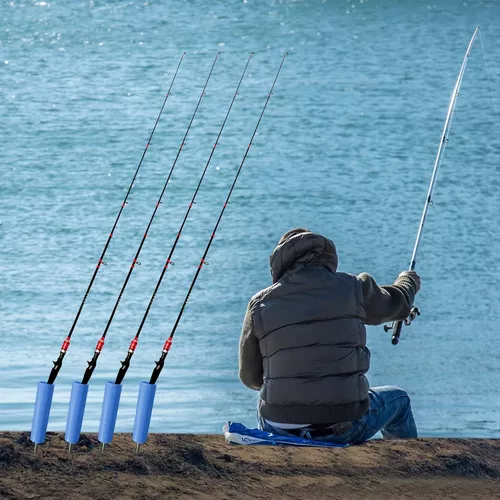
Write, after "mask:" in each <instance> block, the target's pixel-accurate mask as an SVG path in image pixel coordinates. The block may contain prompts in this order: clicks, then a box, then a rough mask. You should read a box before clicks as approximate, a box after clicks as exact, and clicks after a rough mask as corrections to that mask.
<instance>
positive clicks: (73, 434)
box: [65, 52, 220, 448]
mask: <svg viewBox="0 0 500 500" xmlns="http://www.w3.org/2000/svg"><path fill="white" fill-rule="evenodd" d="M219 55H220V52H218V53H217V55H216V56H215V59H214V61H213V63H212V66H211V68H210V72H209V74H208V77H207V79H206V81H205V85H204V87H203V90H202V91H201V94H200V97H199V99H198V102H197V104H196V108H195V110H194V112H193V115H192V117H191V120H190V122H189V125H188V127H187V130H186V133H185V134H184V137H183V139H182V142H181V145H180V146H179V149H178V150H177V155H176V157H175V159H174V162H173V164H172V166H171V168H170V171H169V173H168V176H167V179H166V181H165V183H164V185H163V189H162V191H161V193H160V196H159V198H158V201H157V202H156V205H155V208H154V210H153V213H152V215H151V217H150V219H149V222H148V225H147V227H146V230H145V232H144V234H143V237H142V239H141V242H140V244H139V248H138V249H137V252H136V254H135V256H134V259H133V260H132V264H131V266H130V268H129V271H128V273H127V276H126V277H125V281H124V282H123V285H122V288H121V289H120V293H119V294H118V297H117V299H116V302H115V305H114V307H113V310H112V312H111V315H110V317H109V319H108V322H107V324H106V326H105V328H104V331H103V333H102V335H101V337H100V339H99V340H98V342H97V345H96V347H95V349H94V355H93V357H92V359H91V360H90V361H88V362H87V364H88V366H87V369H86V370H85V373H84V375H83V379H82V382H81V383H80V384H79V383H78V382H74V383H73V387H72V391H71V398H70V403H69V411H68V420H67V424H66V434H65V440H66V441H67V442H68V443H69V444H70V448H71V444H74V443H76V442H78V439H79V437H80V431H81V426H82V421H83V415H84V411H85V404H86V400H87V393H88V382H89V381H90V378H91V377H92V374H93V372H94V370H95V368H96V365H97V360H98V358H99V356H100V354H101V352H102V349H103V347H104V342H105V339H106V335H107V333H108V330H109V328H110V326H111V323H112V321H113V318H114V316H115V314H116V311H117V309H118V306H119V304H120V301H121V298H122V296H123V293H124V292H125V289H126V287H127V284H128V282H129V280H130V277H131V275H132V272H133V271H134V269H135V267H136V266H137V265H140V262H139V260H138V259H139V256H140V253H141V250H142V247H143V245H144V243H145V241H146V238H147V236H148V232H149V229H150V227H151V224H152V223H153V220H154V218H155V216H156V213H157V212H158V208H159V207H160V205H161V203H162V198H163V195H164V193H165V191H166V189H167V186H168V184H169V182H170V178H171V176H172V173H173V171H174V169H175V166H176V164H177V160H178V159H179V156H180V154H181V151H182V149H183V147H184V146H185V144H186V142H185V141H186V138H187V136H188V134H189V131H190V130H191V126H192V124H193V121H194V119H195V116H196V114H197V112H198V109H199V106H200V103H201V101H202V99H203V97H204V96H205V90H206V88H207V85H208V82H209V81H210V77H211V76H212V73H213V70H214V67H215V64H216V63H217V60H218V59H219Z"/></svg>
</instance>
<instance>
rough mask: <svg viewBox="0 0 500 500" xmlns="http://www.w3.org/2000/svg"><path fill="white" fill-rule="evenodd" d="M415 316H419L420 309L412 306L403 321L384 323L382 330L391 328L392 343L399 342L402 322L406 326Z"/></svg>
mask: <svg viewBox="0 0 500 500" xmlns="http://www.w3.org/2000/svg"><path fill="white" fill-rule="evenodd" d="M417 316H420V310H419V309H418V307H412V309H411V311H410V314H409V315H408V317H407V318H406V319H405V320H403V321H394V322H393V323H392V325H384V331H386V332H388V331H390V330H392V340H391V342H392V345H396V344H398V343H399V336H400V335H401V329H402V328H403V323H404V324H405V325H406V326H409V325H411V324H412V322H413V321H414V320H415V318H416V317H417Z"/></svg>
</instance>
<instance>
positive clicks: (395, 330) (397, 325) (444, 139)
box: [384, 26, 479, 345]
mask: <svg viewBox="0 0 500 500" xmlns="http://www.w3.org/2000/svg"><path fill="white" fill-rule="evenodd" d="M478 31H479V26H478V27H477V28H476V29H475V30H474V33H473V35H472V38H471V40H470V42H469V45H468V47H467V51H466V52H465V56H464V59H463V61H462V66H461V67H460V72H459V74H458V78H457V81H456V83H455V87H454V88H453V92H452V94H451V98H450V104H449V106H448V113H447V114H446V120H445V122H444V128H443V133H442V134H441V140H440V142H439V148H438V152H437V155H436V160H435V162H434V169H433V171H432V177H431V182H430V184H429V191H428V192H427V197H426V199H425V204H424V210H423V212H422V218H421V219H420V224H419V227H418V232H417V239H416V241H415V246H414V247H413V253H412V256H411V261H410V269H409V270H410V271H413V270H414V269H415V264H416V259H417V252H418V248H419V246H420V240H421V238H422V232H423V229H424V224H425V220H426V218H427V212H428V210H429V207H430V206H431V205H432V194H433V192H434V187H435V185H436V181H437V174H438V171H439V167H440V165H441V160H442V158H443V154H444V150H445V148H446V144H447V143H448V135H449V131H450V127H451V122H452V120H453V114H454V112H455V104H456V101H457V97H458V95H459V93H460V87H461V85H462V80H463V77H464V73H465V68H466V66H467V61H468V60H469V55H470V51H471V49H472V46H473V45H474V41H475V39H476V36H477V33H478ZM417 316H420V311H419V310H418V308H416V307H413V308H412V310H411V312H410V315H409V317H408V318H407V319H405V320H404V324H405V325H408V326H409V325H410V324H411V323H412V321H413V320H414V319H415V318H416V317H417ZM402 328H403V321H394V322H393V323H392V325H391V326H389V325H385V326H384V330H385V331H386V332H388V331H391V330H392V344H393V345H396V344H398V343H399V337H400V335H401V330H402Z"/></svg>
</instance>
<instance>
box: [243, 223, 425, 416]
mask: <svg viewBox="0 0 500 500" xmlns="http://www.w3.org/2000/svg"><path fill="white" fill-rule="evenodd" d="M270 262H271V274H272V278H273V285H272V286H270V287H269V288H266V289H265V290H262V291H261V292H259V293H258V294H256V295H255V296H254V297H252V299H251V300H250V303H249V304H248V308H247V312H246V316H245V320H244V323H243V329H242V333H241V339H240V358H239V361H240V369H239V375H240V379H241V381H242V382H243V383H244V384H245V385H246V386H247V387H250V388H251V389H256V390H260V400H259V411H260V414H261V416H262V417H263V418H265V419H267V420H270V421H273V422H280V423H290V424H292V423H293V424H334V423H338V422H346V421H352V420H356V419H357V418H359V417H361V416H362V415H363V414H364V413H365V412H366V410H367V409H368V388H369V384H368V380H367V378H366V376H365V374H366V372H367V371H368V369H369V367H370V351H369V350H368V348H367V347H366V329H365V324H373V325H374V324H380V323H383V322H385V321H394V320H400V319H404V318H406V317H407V316H408V314H409V313H410V309H411V306H412V304H413V299H414V296H415V293H416V291H417V290H416V284H415V282H414V281H413V279H411V277H409V276H406V275H405V273H402V274H401V275H400V276H399V278H398V279H397V280H396V282H395V283H394V284H393V285H390V286H382V287H379V286H378V285H377V284H376V283H375V281H374V280H373V278H371V276H369V275H368V274H366V273H363V274H361V275H359V276H354V275H350V274H346V273H339V272H337V263H338V259H337V252H336V249H335V245H334V244H333V242H332V241H331V240H329V239H328V238H325V237H324V236H321V235H319V234H315V233H311V232H302V233H299V234H292V235H291V236H290V237H288V238H287V239H285V241H283V242H282V243H280V244H279V245H278V246H277V247H276V249H275V250H274V252H273V253H272V255H271V258H270Z"/></svg>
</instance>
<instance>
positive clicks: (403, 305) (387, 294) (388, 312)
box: [358, 273, 417, 325]
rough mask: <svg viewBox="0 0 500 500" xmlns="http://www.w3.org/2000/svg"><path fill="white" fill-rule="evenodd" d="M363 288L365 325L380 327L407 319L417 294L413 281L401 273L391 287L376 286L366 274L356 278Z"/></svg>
mask: <svg viewBox="0 0 500 500" xmlns="http://www.w3.org/2000/svg"><path fill="white" fill-rule="evenodd" d="M358 279H359V280H360V281H361V284H362V287H363V297H364V302H365V313H366V320H365V323H366V324H367V325H380V324H381V323H385V322H390V321H400V320H403V319H405V318H407V317H408V315H409V314H410V311H411V308H412V306H413V300H414V299H415V295H416V293H417V285H416V283H415V281H413V279H412V278H411V277H410V276H408V275H405V273H401V274H400V275H399V276H398V278H397V279H396V281H395V282H394V283H393V284H392V285H383V286H378V285H377V283H375V280H374V279H373V278H372V277H371V276H370V275H369V274H367V273H362V274H360V275H359V276H358Z"/></svg>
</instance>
